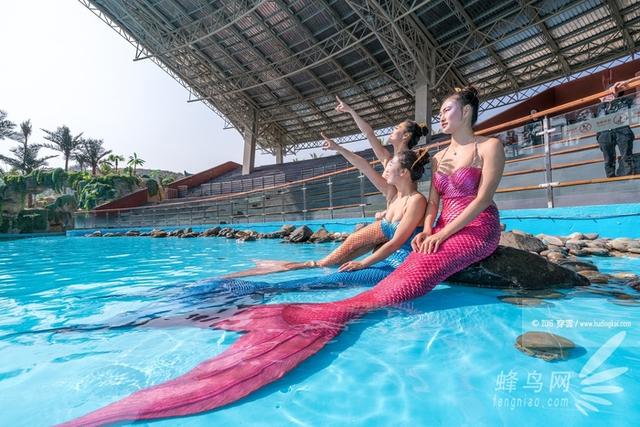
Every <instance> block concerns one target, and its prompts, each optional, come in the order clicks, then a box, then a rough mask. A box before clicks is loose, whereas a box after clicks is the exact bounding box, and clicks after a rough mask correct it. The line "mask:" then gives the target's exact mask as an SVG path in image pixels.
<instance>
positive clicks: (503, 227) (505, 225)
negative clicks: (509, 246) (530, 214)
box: [500, 222, 507, 231]
mask: <svg viewBox="0 0 640 427" xmlns="http://www.w3.org/2000/svg"><path fill="white" fill-rule="evenodd" d="M506 229H507V224H505V223H504V222H501V223H500V231H505V230H506Z"/></svg>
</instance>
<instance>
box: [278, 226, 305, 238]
mask: <svg viewBox="0 0 640 427" xmlns="http://www.w3.org/2000/svg"><path fill="white" fill-rule="evenodd" d="M303 227H304V226H303ZM295 230H296V226H295V225H291V224H285V225H283V226H282V227H281V228H280V231H281V232H282V235H283V236H288V235H290V234H291V233H293V232H294V231H295Z"/></svg>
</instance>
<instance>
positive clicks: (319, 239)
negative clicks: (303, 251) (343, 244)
mask: <svg viewBox="0 0 640 427" xmlns="http://www.w3.org/2000/svg"><path fill="white" fill-rule="evenodd" d="M331 240H332V239H331V233H329V232H328V231H327V229H326V228H324V226H322V227H320V228H319V229H317V230H316V232H315V233H313V234H312V235H311V237H309V241H310V242H312V243H326V242H330V241H331Z"/></svg>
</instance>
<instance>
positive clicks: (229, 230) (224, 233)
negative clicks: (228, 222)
mask: <svg viewBox="0 0 640 427" xmlns="http://www.w3.org/2000/svg"><path fill="white" fill-rule="evenodd" d="M229 233H233V228H230V227H224V228H223V229H222V230H220V232H219V233H218V236H220V237H227V234H229Z"/></svg>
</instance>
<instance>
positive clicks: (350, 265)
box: [340, 193, 427, 271]
mask: <svg viewBox="0 0 640 427" xmlns="http://www.w3.org/2000/svg"><path fill="white" fill-rule="evenodd" d="M426 207H427V200H426V199H425V197H424V196H423V195H422V194H420V193H418V194H415V195H413V196H411V198H410V199H409V202H408V203H407V209H406V211H405V213H404V214H403V215H402V219H401V220H400V224H398V228H397V230H396V232H395V233H394V235H393V237H392V238H391V240H389V241H388V242H386V243H385V244H384V245H382V246H381V247H380V248H379V249H378V250H377V251H375V252H374V253H372V254H371V255H369V256H368V257H366V258H365V259H363V260H362V261H349V262H346V263H344V264H342V265H341V266H340V271H353V270H359V269H361V268H367V267H370V266H372V265H373V264H375V263H376V262H379V261H382V260H383V259H385V258H387V257H388V256H389V255H391V254H392V253H394V252H395V251H397V250H398V249H400V247H402V245H403V244H404V242H406V241H407V240H408V239H409V237H411V234H413V232H414V231H415V229H416V228H417V227H418V226H419V225H420V224H421V223H422V219H423V218H424V212H425V209H426Z"/></svg>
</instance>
